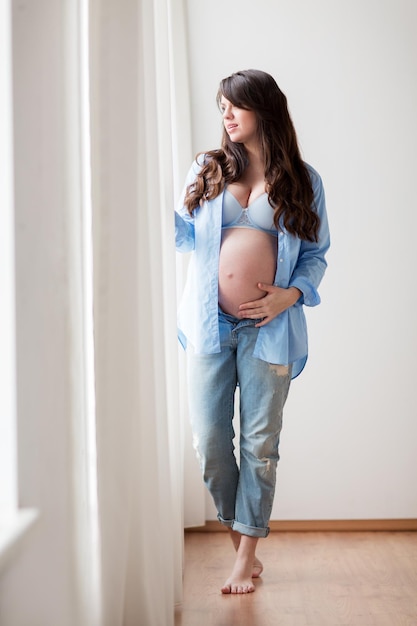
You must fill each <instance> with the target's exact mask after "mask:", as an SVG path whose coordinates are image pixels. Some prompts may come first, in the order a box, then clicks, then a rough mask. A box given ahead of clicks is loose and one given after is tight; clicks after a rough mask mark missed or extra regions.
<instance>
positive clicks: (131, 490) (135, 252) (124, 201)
mask: <svg viewBox="0 0 417 626" xmlns="http://www.w3.org/2000/svg"><path fill="white" fill-rule="evenodd" d="M180 10H181V6H180V5H179V4H177V6H176V8H175V11H176V12H178V11H180ZM90 33H91V63H90V76H91V86H92V88H91V112H92V113H91V120H92V184H93V195H92V197H93V242H94V243H93V246H94V283H95V288H94V323H95V367H96V419H97V454H98V466H97V469H98V488H99V489H98V491H99V524H100V533H101V574H102V603H103V608H102V613H103V616H102V624H103V626H122V625H123V626H130V625H132V626H133V625H135V626H136V625H137V624H152V626H158V625H160V626H167V625H169V624H172V623H173V607H174V603H175V602H178V601H180V599H181V598H180V594H181V575H182V562H181V555H182V542H181V537H182V498H181V490H182V474H181V469H182V463H181V452H180V434H181V432H180V419H179V415H178V381H177V380H176V372H177V346H176V334H175V255H174V248H173V241H172V239H173V237H172V233H173V215H172V208H173V207H172V205H173V196H174V192H173V181H172V172H173V164H172V140H171V131H170V128H171V89H170V65H169V42H170V22H169V5H168V3H167V2H165V1H162V0H156V1H150V0H143V1H142V2H140V1H139V0H119V1H118V2H114V0H92V2H91V13H90ZM174 424H176V425H177V427H175V426H174Z"/></svg>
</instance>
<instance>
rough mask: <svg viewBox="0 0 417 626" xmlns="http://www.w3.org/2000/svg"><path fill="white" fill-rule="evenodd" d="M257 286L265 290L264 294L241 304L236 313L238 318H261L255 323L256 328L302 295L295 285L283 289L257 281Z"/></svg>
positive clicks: (288, 306) (287, 307)
mask: <svg viewBox="0 0 417 626" xmlns="http://www.w3.org/2000/svg"><path fill="white" fill-rule="evenodd" d="M258 287H259V289H261V290H262V291H266V294H265V296H263V297H262V298H260V299H259V300H253V301H251V302H245V303H243V304H241V305H240V306H239V313H238V317H240V318H249V319H258V318H262V321H261V322H259V323H258V324H256V325H255V326H256V328H259V327H260V326H265V324H268V322H270V321H271V320H273V319H274V317H277V316H278V315H280V313H282V312H283V311H285V310H286V309H289V308H290V307H291V306H293V305H294V304H295V303H296V302H297V300H298V299H299V297H300V296H301V295H302V294H301V291H300V290H299V289H297V287H289V288H288V289H283V288H282V287H275V285H266V284H265V283H258Z"/></svg>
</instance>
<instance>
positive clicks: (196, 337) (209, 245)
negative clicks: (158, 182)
mask: <svg viewBox="0 0 417 626" xmlns="http://www.w3.org/2000/svg"><path fill="white" fill-rule="evenodd" d="M200 167H201V166H200V165H199V163H198V162H196V161H195V162H194V163H193V165H192V167H191V168H190V171H189V173H188V176H187V179H186V182H185V187H184V191H183V194H182V196H181V199H180V202H179V206H178V207H177V211H176V212H175V241H176V248H177V250H178V251H179V252H191V251H192V255H191V259H190V264H189V268H188V276H187V281H186V285H185V289H184V293H183V296H182V299H181V303H180V306H179V311H178V337H179V340H180V342H181V344H182V345H183V347H184V348H185V347H186V345H187V342H188V341H189V342H190V343H191V344H192V345H193V347H194V350H195V351H196V353H199V354H215V353H216V352H220V340H219V324H218V282H219V253H220V243H221V229H222V205H223V194H224V191H223V192H222V193H221V194H220V195H219V196H217V197H216V198H214V199H213V200H209V201H206V202H204V204H202V206H199V207H197V208H196V209H195V210H194V211H193V215H190V214H189V213H188V211H187V209H186V208H185V207H184V203H183V200H184V195H185V190H186V187H187V185H189V184H190V183H192V182H193V181H194V180H195V178H196V174H197V172H198V171H199V169H200ZM306 167H307V169H308V172H309V174H310V177H311V182H312V186H313V191H314V201H315V207H316V210H317V213H318V215H319V217H320V230H319V238H318V242H317V243H316V242H309V241H302V240H301V239H299V238H298V237H294V236H293V235H290V234H289V233H288V232H286V230H285V229H284V230H283V232H280V233H279V236H278V237H277V241H278V255H277V267H276V273H275V280H274V285H276V286H278V287H283V288H287V287H297V288H298V289H299V290H300V291H301V292H302V296H301V297H300V298H299V300H298V301H297V302H296V303H295V304H294V305H293V306H292V307H290V308H289V309H287V310H286V311H284V312H283V313H281V314H280V315H278V316H277V317H275V318H274V319H273V320H271V321H270V322H268V324H266V325H265V326H261V327H260V328H259V333H258V338H257V341H256V345H255V349H254V352H253V356H255V357H257V358H259V359H262V360H264V361H267V362H268V363H275V364H281V365H288V364H290V363H292V365H293V370H292V376H293V378H295V377H296V376H298V374H299V373H300V372H301V371H302V369H303V368H304V365H305V363H306V361H307V356H308V340H307V325H306V319H305V315H304V305H306V306H316V305H317V304H320V296H319V294H318V291H317V289H318V286H319V284H320V281H321V279H322V278H323V275H324V272H325V270H326V267H327V263H326V261H325V254H326V252H327V250H328V248H329V245H330V235H329V227H328V221H327V213H326V204H325V197H324V189H323V183H322V181H321V178H320V176H319V174H318V173H317V172H316V171H315V170H314V169H313V168H312V167H311V166H310V165H308V164H306Z"/></svg>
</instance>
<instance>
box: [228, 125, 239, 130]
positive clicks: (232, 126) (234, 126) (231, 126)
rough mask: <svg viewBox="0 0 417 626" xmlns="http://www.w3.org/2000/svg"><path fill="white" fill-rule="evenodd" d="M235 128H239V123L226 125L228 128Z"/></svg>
mask: <svg viewBox="0 0 417 626" xmlns="http://www.w3.org/2000/svg"><path fill="white" fill-rule="evenodd" d="M235 128H237V124H228V125H227V126H226V130H233V129H235Z"/></svg>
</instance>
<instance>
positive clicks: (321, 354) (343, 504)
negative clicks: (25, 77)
mask: <svg viewBox="0 0 417 626" xmlns="http://www.w3.org/2000/svg"><path fill="white" fill-rule="evenodd" d="M187 4H188V9H187V10H188V36H189V50H190V52H189V64H190V74H191V96H192V103H193V107H192V123H193V148H194V152H197V151H200V150H205V149H210V148H214V147H216V146H217V145H218V143H219V140H220V128H221V119H220V116H219V114H218V112H217V110H216V105H215V94H216V91H217V87H218V83H219V81H220V79H221V78H223V77H224V76H227V75H228V74H230V73H231V72H233V71H236V70H239V69H247V68H249V67H254V68H258V69H263V70H266V71H268V72H270V73H271V74H273V76H274V77H275V78H276V80H277V82H278V84H279V85H280V87H281V88H282V89H283V91H284V92H285V93H286V95H287V97H288V101H289V106H290V110H291V112H292V116H293V119H294V123H295V126H296V128H297V131H298V135H299V140H300V144H301V148H302V152H303V155H304V158H305V159H306V160H307V161H309V162H310V163H311V164H312V165H313V166H314V167H316V169H318V171H319V172H320V173H321V175H322V177H323V180H324V183H325V188H326V195H327V204H328V211H329V217H330V225H331V231H332V248H331V251H330V253H329V255H328V262H329V268H328V273H327V275H326V276H325V279H324V282H323V284H322V288H321V295H322V300H323V303H322V305H321V306H320V307H318V308H316V309H313V310H307V315H308V323H309V330H310V359H309V362H308V365H307V368H306V370H305V371H304V373H303V374H302V376H301V377H300V378H299V379H297V380H296V381H294V383H293V387H292V390H291V392H290V399H289V401H288V404H287V409H286V414H285V425H284V431H283V435H282V445H281V462H280V466H279V474H278V487H277V495H276V501H275V505H274V509H273V514H272V519H355V518H357V519H366V518H416V517H417V490H416V489H415V476H416V469H417V467H416V465H417V403H416V394H415V390H414V387H415V383H414V378H415V373H416V358H415V355H416V349H417V341H416V327H417V324H416V323H415V307H416V279H415V272H416V270H415V250H414V245H415V244H414V235H415V231H416V227H417V218H416V215H417V211H416V199H415V191H414V180H415V170H416V165H417V159H416V152H415V145H416V142H417V126H416V123H415V112H416V111H417V83H416V70H417V68H416V58H417V40H416V39H415V36H414V31H415V24H416V23H417V4H416V3H415V2H414V0H386V1H385V2H376V1H375V0H351V1H350V2H347V1H345V2H343V1H341V0H336V1H335V0H316V1H315V2H314V3H312V2H309V1H308V0H280V1H278V2H270V1H269V0H258V1H257V2H256V3H255V4H254V3H253V2H252V1H250V0H234V1H232V0H231V1H229V2H227V3H224V2H222V1H220V0H211V2H206V1H205V0H192V1H191V0H189V1H188V3H187ZM207 518H208V519H215V512H214V509H213V507H212V505H211V503H210V501H209V499H207Z"/></svg>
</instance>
